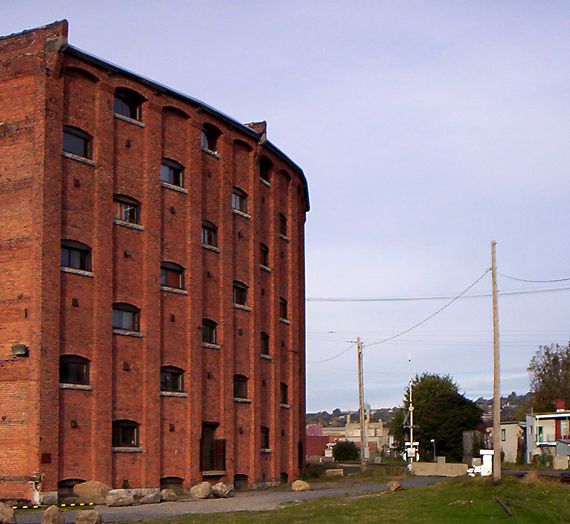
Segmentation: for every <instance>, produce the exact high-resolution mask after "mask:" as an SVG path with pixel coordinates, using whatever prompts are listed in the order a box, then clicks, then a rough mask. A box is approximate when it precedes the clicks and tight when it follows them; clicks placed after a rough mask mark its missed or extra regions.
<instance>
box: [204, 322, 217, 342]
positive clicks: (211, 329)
mask: <svg viewBox="0 0 570 524" xmlns="http://www.w3.org/2000/svg"><path fill="white" fill-rule="evenodd" d="M217 327H218V324H216V323H215V322H214V321H213V320H210V319H209V318H205V319H204V320H202V342H205V343H206V344H217V336H216V329H217Z"/></svg>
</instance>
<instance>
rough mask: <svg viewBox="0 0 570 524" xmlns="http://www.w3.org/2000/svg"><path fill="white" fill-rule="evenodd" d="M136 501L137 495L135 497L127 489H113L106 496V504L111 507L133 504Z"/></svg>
mask: <svg viewBox="0 0 570 524" xmlns="http://www.w3.org/2000/svg"><path fill="white" fill-rule="evenodd" d="M134 501H135V497H133V496H132V495H131V494H130V493H129V492H128V491H127V490H126V489H112V490H111V491H109V492H108V493H107V496H106V497H105V504H107V506H109V507H111V508H116V507H121V506H132V505H133V503H134Z"/></svg>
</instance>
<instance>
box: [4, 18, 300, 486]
mask: <svg viewBox="0 0 570 524" xmlns="http://www.w3.org/2000/svg"><path fill="white" fill-rule="evenodd" d="M66 31H67V26H66V24H65V23H62V24H59V25H55V26H53V27H48V28H45V29H42V30H38V31H35V32H32V33H26V34H23V35H20V36H15V37H12V38H8V39H5V40H0V61H1V63H2V64H4V63H7V64H9V66H8V67H5V68H4V70H3V71H4V72H3V73H2V74H3V76H2V77H1V79H0V94H1V95H2V96H0V115H1V116H2V118H0V120H1V121H2V122H3V124H1V125H0V135H1V136H2V137H3V140H2V141H0V147H1V148H2V149H1V150H0V153H2V154H1V155H0V176H1V179H0V223H1V224H2V228H1V230H0V235H1V236H0V276H2V277H3V278H2V282H3V288H2V297H1V303H0V307H1V308H2V309H1V310H0V313H1V314H2V316H3V319H4V322H3V325H2V328H1V329H0V371H1V372H0V406H6V407H4V408H0V453H3V454H4V456H3V457H2V459H4V458H5V457H6V459H5V460H0V477H1V476H2V475H8V474H12V475H24V474H29V475H31V474H33V473H35V472H38V471H40V470H41V472H43V473H44V474H45V480H44V484H43V487H42V489H43V491H50V490H55V489H57V485H58V482H61V481H62V480H66V479H85V480H88V479H98V480H101V481H104V482H107V483H111V484H113V485H114V486H116V487H120V486H121V484H122V483H123V481H124V480H128V482H129V485H130V486H131V487H140V486H145V487H151V486H158V485H159V484H160V479H161V478H164V477H172V476H175V477H180V478H182V479H184V482H185V484H186V485H190V484H192V483H194V482H197V481H199V480H202V475H201V472H200V456H199V452H200V448H199V439H200V436H201V428H202V422H203V421H209V422H217V423H219V427H218V430H217V432H216V436H217V438H223V439H225V440H226V475H225V478H226V479H227V480H229V481H232V480H233V477H234V475H236V474H245V475H248V477H249V480H250V482H251V483H256V482H262V481H277V480H279V478H280V475H281V473H286V474H287V475H288V477H289V478H294V477H296V476H297V475H298V474H299V457H298V450H299V442H302V443H304V425H305V424H304V412H305V390H304V387H305V378H304V373H305V370H304V221H305V212H306V201H307V196H306V195H305V193H304V191H305V190H304V183H303V180H302V179H301V176H300V175H299V174H298V173H297V172H296V171H295V169H293V168H292V167H291V166H290V165H289V164H287V163H286V162H284V161H283V160H281V158H279V157H278V156H277V155H275V154H274V153H273V152H272V151H271V150H270V149H268V148H267V147H265V146H263V145H259V144H258V137H255V136H251V135H250V134H248V133H245V132H243V131H242V130H241V129H239V128H238V127H236V126H233V125H228V124H227V123H226V122H225V121H224V120H223V119H220V118H218V117H217V116H216V115H215V114H208V113H207V112H205V111H204V110H203V109H201V108H199V107H197V106H196V104H192V103H188V102H185V101H183V100H180V99H177V98H175V97H173V96H171V95H169V94H168V93H159V90H157V89H155V88H153V87H152V86H148V85H146V84H144V83H142V82H139V81H137V80H136V79H133V78H127V77H126V76H124V75H122V74H120V72H114V73H110V71H109V68H106V67H98V66H97V65H96V64H93V63H90V62H87V61H84V60H82V59H81V58H80V57H77V56H74V55H73V54H72V53H71V54H70V53H57V50H58V45H59V44H61V40H57V39H56V40H55V41H54V42H51V40H53V39H54V38H57V37H58V36H65V34H66ZM46 49H48V50H49V52H47V53H46V52H45V50H46ZM117 87H128V88H130V89H132V90H134V91H136V92H137V93H139V94H140V95H141V96H142V97H144V100H145V101H144V103H143V106H142V115H143V116H142V121H143V122H144V126H139V125H136V124H134V123H131V122H125V121H124V120H121V119H118V118H115V117H114V115H113V96H114V90H115V88H117ZM16 90H17V92H18V97H16V98H14V97H13V96H12V97H11V96H10V93H14V92H16ZM10 99H11V102H7V101H8V100H10ZM14 100H17V103H14ZM46 106H47V112H46V111H44V109H45V107H46ZM32 123H33V124H34V125H32ZM204 123H209V124H211V125H214V126H216V127H217V128H218V129H219V131H220V132H221V136H220V139H219V146H218V153H219V158H215V157H214V156H212V155H209V154H208V153H204V152H203V151H201V148H200V130H201V128H202V126H203V124H204ZM63 125H73V126H76V127H79V128H81V129H83V130H85V131H86V132H88V133H89V134H91V135H92V136H93V137H94V140H93V164H94V165H88V164H86V163H81V162H78V161H76V160H73V159H69V158H66V157H63V156H62V155H61V148H62V134H61V129H62V126H63ZM262 154H263V155H265V156H267V157H268V158H269V159H270V160H271V161H272V162H273V164H274V165H273V169H272V172H271V184H270V186H269V187H268V186H267V185H266V184H263V183H262V182H261V181H260V179H259V159H260V156H261V155H262ZM164 157H165V158H170V159H172V160H176V161H177V162H179V163H181V164H182V165H184V166H185V172H184V188H185V191H184V192H179V191H174V190H172V189H169V188H165V187H162V186H161V184H160V179H159V171H160V162H161V158H164ZM234 186H237V187H239V188H241V189H242V190H243V191H245V192H246V193H247V194H248V206H249V213H250V215H251V216H250V217H249V218H248V217H243V216H240V215H238V214H235V213H232V210H231V193H232V188H233V187H234ZM114 194H122V195H127V196H130V197H133V198H136V199H137V200H139V201H140V202H141V223H142V226H143V227H144V230H137V229H132V228H127V227H124V226H121V225H117V224H114V223H113V220H112V219H113V195H114ZM279 213H283V214H284V215H286V216H287V219H288V237H289V239H288V240H283V239H281V238H280V237H279V234H278V231H279ZM203 220H209V221H211V222H214V223H215V224H216V225H217V227H218V244H219V252H214V251H211V250H206V249H204V248H202V246H201V227H202V221H203ZM61 238H66V239H71V240H76V241H80V242H83V243H85V244H87V245H89V246H90V247H91V248H92V253H93V261H92V265H93V275H92V276H83V275H75V274H69V273H64V272H61V271H60V269H59V252H60V241H61ZM260 242H264V243H265V244H266V245H267V246H268V247H269V250H270V266H271V269H272V271H271V272H270V273H269V272H266V271H263V270H262V269H260V267H259V243H260ZM161 261H170V262H175V263H177V264H180V265H181V266H183V267H184V268H185V270H186V274H185V280H186V288H187V290H188V293H187V294H186V295H182V294H174V293H169V292H167V291H161V289H160V263H161ZM234 280H239V281H241V282H243V283H245V284H246V285H247V286H248V306H249V308H251V310H250V311H246V310H243V309H237V308H235V307H234V305H233V300H232V285H233V281H234ZM281 296H282V297H284V298H286V299H287V301H288V304H289V320H290V323H289V324H285V323H283V322H280V321H279V318H278V317H279V298H280V297H281ZM72 299H77V301H78V304H77V305H72ZM114 302H127V303H130V304H133V305H135V306H137V307H139V308H141V332H142V335H143V336H142V337H129V336H121V335H116V334H113V332H112V329H111V312H112V304H113V303H114ZM25 308H27V310H28V313H27V315H28V316H25V315H24V310H25ZM203 318H211V319H212V320H214V321H216V322H217V323H218V343H219V344H220V346H221V348H220V349H210V348H205V347H202V344H201V330H200V328H201V324H202V319H203ZM261 331H265V332H267V333H268V334H269V335H270V353H271V357H272V358H271V360H268V359H262V358H260V332H261ZM14 342H23V343H26V344H28V345H30V357H29V358H27V359H16V358H14V357H12V355H11V345H12V344H13V343H14ZM63 354H73V355H80V356H83V357H85V358H88V359H89V360H90V363H91V370H90V371H91V385H92V390H87V391H86V390H60V388H59V377H58V374H59V371H58V370H59V357H60V355H63ZM125 364H127V365H126V366H125ZM161 365H170V366H177V367H179V368H182V369H183V370H185V377H184V379H185V390H186V393H187V396H186V397H179V398H175V397H169V396H164V395H161V394H160V384H159V375H160V367H161ZM125 368H127V369H125ZM236 373H239V374H243V375H245V376H247V377H248V379H249V381H248V396H249V398H250V399H251V400H252V402H251V404H245V403H236V402H235V401H234V398H233V376H234V374H236ZM281 382H284V383H286V384H288V386H289V408H288V409H287V408H283V407H280V405H279V401H280V383H281ZM5 400H7V401H8V402H6V401H5ZM4 411H5V412H6V413H4ZM3 416H6V419H2V417H3ZM117 419H129V420H134V421H136V422H138V423H139V424H140V446H141V448H142V450H141V451H140V452H137V453H120V452H112V450H111V427H112V421H113V420H117ZM6 421H9V422H6ZM72 421H74V423H73V426H75V427H72ZM261 426H266V427H268V428H269V429H270V445H271V453H269V454H262V453H261V452H260V447H261ZM23 437H25V438H23ZM40 437H41V439H42V440H41V446H40V443H39V439H40ZM302 449H303V450H304V444H303V448H302ZM41 453H49V454H50V458H51V460H50V463H49V464H40V463H39V462H40V461H39V458H40V454H41ZM302 455H304V452H303V453H302ZM303 458H304V457H301V459H303ZM301 462H302V460H301ZM7 486H8V484H5V483H1V482H0V497H2V496H3V495H4V494H5V493H11V491H10V490H11V489H12V488H9V487H7ZM26 489H27V488H26ZM12 491H14V490H12ZM22 493H23V492H22ZM24 494H25V493H24Z"/></svg>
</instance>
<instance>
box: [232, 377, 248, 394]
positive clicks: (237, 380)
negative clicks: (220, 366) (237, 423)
mask: <svg viewBox="0 0 570 524" xmlns="http://www.w3.org/2000/svg"><path fill="white" fill-rule="evenodd" d="M234 398H239V399H247V377H246V376H245V375H234Z"/></svg>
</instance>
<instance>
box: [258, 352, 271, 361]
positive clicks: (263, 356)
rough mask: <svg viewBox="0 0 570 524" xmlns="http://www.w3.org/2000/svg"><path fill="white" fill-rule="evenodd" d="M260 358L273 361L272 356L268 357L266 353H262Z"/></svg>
mask: <svg viewBox="0 0 570 524" xmlns="http://www.w3.org/2000/svg"><path fill="white" fill-rule="evenodd" d="M259 356H260V357H261V358H263V359H265V360H273V357H272V356H271V355H266V354H265V353H261V354H260V355H259Z"/></svg>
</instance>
